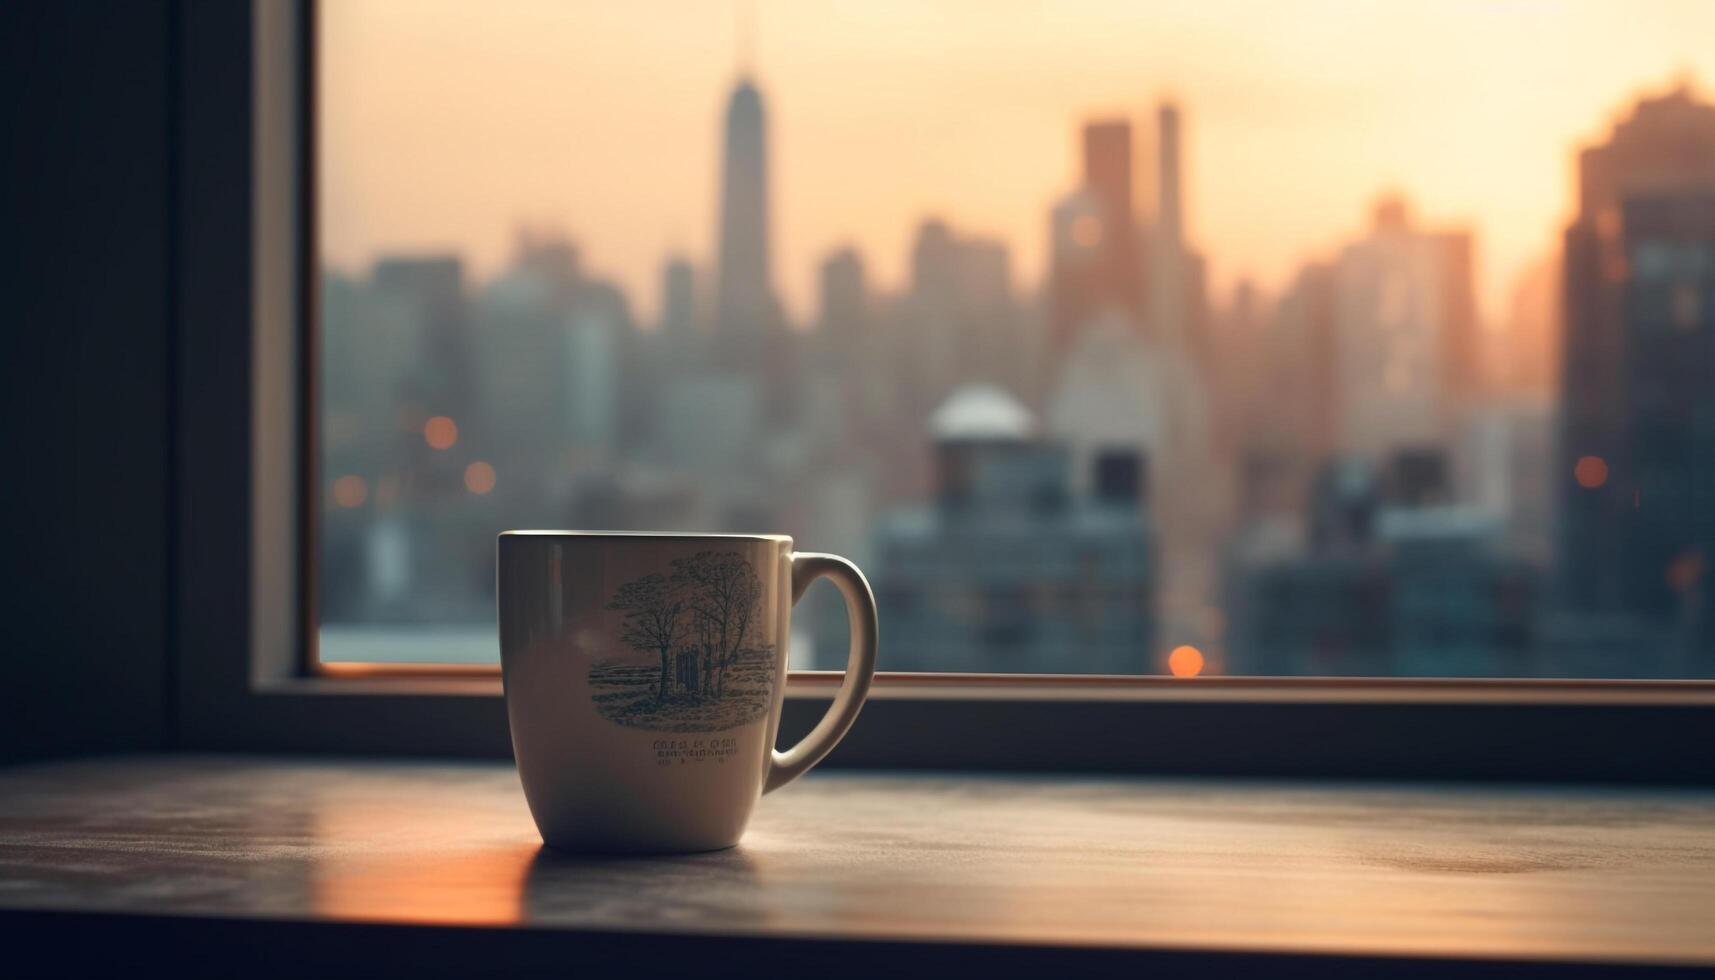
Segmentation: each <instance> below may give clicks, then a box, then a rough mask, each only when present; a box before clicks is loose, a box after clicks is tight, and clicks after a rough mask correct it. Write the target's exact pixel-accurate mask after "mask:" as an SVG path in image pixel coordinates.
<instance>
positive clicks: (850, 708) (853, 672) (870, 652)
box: [762, 551, 876, 793]
mask: <svg viewBox="0 0 1715 980" xmlns="http://www.w3.org/2000/svg"><path fill="white" fill-rule="evenodd" d="M824 576H825V577H826V578H827V579H828V581H830V582H832V583H834V585H835V586H836V587H837V588H838V589H839V590H840V594H841V595H843V596H845V597H846V619H847V620H849V621H850V623H851V655H850V658H849V659H848V660H847V661H846V677H845V680H844V681H843V682H841V684H840V692H839V693H838V694H836V695H834V703H833V704H832V705H829V706H828V713H827V714H825V715H823V716H822V720H821V721H819V722H817V723H816V727H815V728H812V729H811V730H810V734H808V735H806V736H804V739H803V741H800V742H799V743H798V744H797V745H794V746H792V747H791V748H790V749H787V750H786V751H785V752H782V751H780V750H779V749H775V750H773V753H774V754H773V764H772V765H770V766H769V767H768V780H767V781H766V782H765V783H763V786H762V791H763V792H764V793H772V792H774V791H775V790H777V789H779V788H780V787H782V786H784V785H786V784H787V783H789V782H791V781H792V780H794V779H797V778H798V777H799V776H802V775H804V774H805V773H806V772H809V771H810V767H811V766H814V765H815V764H816V763H818V762H821V761H822V759H823V758H824V757H825V756H827V754H828V753H829V752H831V751H833V748H834V746H836V745H838V744H839V743H840V739H841V738H843V737H845V734H846V732H848V731H850V730H851V727H852V722H854V721H856V720H857V716H858V711H859V710H860V709H862V708H863V699H864V697H865V696H866V695H868V694H869V682H870V681H871V680H872V679H874V677H875V641H876V617H875V594H874V593H872V592H871V591H870V590H869V582H868V581H867V580H865V579H864V577H863V572H861V571H858V567H857V566H856V565H853V564H852V563H851V562H849V561H847V560H845V559H844V558H841V557H840V556H838V555H822V554H815V553H813V552H807V551H795V552H793V553H792V604H793V605H797V604H798V600H799V599H801V598H803V596H804V590H805V589H808V588H809V587H810V583H811V582H814V581H815V580H817V579H819V578H822V577H824Z"/></svg>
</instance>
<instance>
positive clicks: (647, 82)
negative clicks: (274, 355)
mask: <svg viewBox="0 0 1715 980" xmlns="http://www.w3.org/2000/svg"><path fill="white" fill-rule="evenodd" d="M1649 6H1650V14H1651V16H1647V17H1646V16H1640V15H1639V13H1638V11H1637V9H1636V8H1635V7H1631V8H1625V9H1622V8H1619V7H1616V6H1614V5H1604V4H1579V3H1524V2H1520V3H1500V4H1483V5H1477V6H1475V7H1474V8H1471V9H1466V8H1460V9H1459V10H1458V11H1456V12H1453V13H1437V11H1443V10H1444V8H1443V7H1439V6H1438V7H1435V8H1433V9H1429V8H1422V9H1410V10H1408V9H1401V8H1397V7H1389V8H1386V9H1385V10H1378V9H1372V8H1371V7H1370V6H1365V5H1350V4H1342V3H1324V4H1318V5H1312V6H1311V7H1309V8H1305V7H1302V6H1299V5H1294V6H1293V8H1292V12H1291V14H1290V15H1289V16H1287V17H1286V19H1285V20H1282V19H1281V17H1282V15H1281V14H1280V13H1279V12H1278V11H1276V12H1270V11H1266V10H1262V11H1255V10H1248V9H1247V12H1246V15H1245V16H1243V17H1236V16H1230V14H1231V13H1232V12H1231V11H1228V12H1227V14H1222V13H1221V10H1222V9H1223V5H1222V4H1220V3H1213V4H1210V3H1204V4H1198V5H1195V6H1179V5H1162V6H1150V7H1147V8H1143V9H1136V10H1134V9H1132V8H1131V7H1130V6H1129V5H1112V4H1082V5H1075V6H1068V7H1066V8H1053V7H1036V6H1031V7H1029V9H1028V10H1023V9H1014V8H1010V7H1009V8H1006V9H1005V10H1003V11H1002V12H1001V14H1003V15H995V14H994V12H993V8H992V6H990V5H984V6H983V7H982V8H981V12H979V10H978V8H975V7H972V6H970V5H965V4H956V3H955V4H940V5H933V6H932V7H919V6H918V5H910V4H892V3H870V4H863V5H855V6H851V7H845V6H836V7H834V8H831V9H830V8H819V7H818V8H816V9H814V10H812V9H811V8H810V5H802V6H793V5H774V4H769V3H761V4H759V5H758V9H757V10H756V12H755V14H754V17H753V18H751V20H752V22H753V23H754V24H755V25H756V27H755V28H754V35H755V36H754V38H753V39H752V41H751V42H750V44H749V45H748V46H749V47H750V48H752V49H753V50H754V54H753V55H752V56H751V57H750V58H749V59H746V58H745V57H744V56H743V55H742V54H741V53H739V52H740V51H741V49H742V48H744V47H746V45H744V44H742V43H740V42H738V41H737V40H736V39H735V34H736V33H737V32H738V31H739V30H740V27H739V26H738V20H739V19H738V17H736V16H735V10H734V9H733V8H732V7H729V6H727V5H720V4H709V5H686V6H645V7H644V8H642V9H637V8H626V9H624V10H620V9H614V8H607V7H604V6H601V5H588V6H583V5H533V4H528V3H520V4H513V5H508V6H507V7H505V8H502V9H501V11H491V12H489V14H488V15H485V16H484V17H483V18H478V19H474V20H473V19H472V18H470V17H469V15H468V9H467V8H463V7H453V6H443V5H440V4H433V3H425V4H420V5H416V6H414V7H413V8H412V15H411V16H410V17H408V18H400V17H397V16H383V14H384V13H385V12H384V11H383V10H382V9H381V7H378V6H376V5H373V4H370V3H366V2H353V3H342V4H338V5H329V6H327V7H324V8H323V10H322V18H323V22H322V38H321V44H320V48H319V50H320V52H321V58H322V64H321V77H322V86H323V87H322V96H323V97H322V106H321V116H322V132H323V134H324V135H323V140H324V154H323V168H324V171H323V177H322V187H323V194H322V198H321V200H322V215H321V220H322V248H323V255H324V260H325V261H326V262H327V263H328V264H330V265H332V266H334V267H336V268H346V269H351V270H354V271H355V270H358V269H361V268H364V267H366V266H367V265H368V264H369V263H370V262H371V261H373V260H374V259H376V258H378V257H380V256H383V255H386V254H400V253H431V252H445V253H453V254H458V255H460V256H461V257H462V258H463V259H464V261H465V262H466V264H467V268H468V269H469V270H470V271H471V273H472V274H473V275H475V276H476V277H478V278H479V279H481V278H487V277H489V276H492V275H493V274H495V273H497V272H498V271H500V270H501V269H502V268H503V267H504V266H505V264H506V262H507V261H508V260H509V259H510V258H511V257H512V255H513V253H514V251H515V248H516V241H517V234H518V231H519V229H520V228H536V229H540V230H542V231H545V232H552V233H558V234H564V235H565V236H566V237H568V238H570V239H572V240H573V241H575V242H577V243H578V244H579V245H580V246H581V248H582V251H583V257H584V261H585V262H586V263H587V264H588V266H589V267H590V268H591V269H592V270H593V271H595V272H596V273H598V274H600V275H603V276H606V277H609V278H611V279H613V280H615V281H616V282H617V284H619V285H620V286H621V287H622V288H623V290H624V291H625V293H626V295H627V297H628V299H629V301H630V303H631V304H632V308H633V311H634V313H635V314H636V315H637V316H638V320H639V322H640V324H653V323H654V322H655V321H656V319H657V317H658V315H659V310H658V297H659V289H658V282H659V276H660V274H661V273H660V270H661V265H662V263H663V261H664V260H666V259H667V258H668V257H669V256H674V255H679V256H684V257H687V258H689V259H690V260H691V261H692V262H693V263H694V264H695V266H696V267H697V268H698V270H699V272H702V271H705V270H708V269H709V268H710V266H711V262H712V259H713V252H714V249H713V235H714V230H715V223H716V218H715V203H716V200H717V193H716V191H717V187H716V186H715V181H716V180H718V172H719V166H718V163H719V161H718V152H719V141H718V138H717V137H718V134H719V126H720V114H719V109H720V105H721V101H722V100H723V99H724V98H725V96H726V94H727V93H728V92H729V90H730V88H731V85H732V84H733V82H734V80H735V78H736V77H737V76H738V75H739V74H740V73H741V72H742V70H743V69H744V68H745V67H747V66H746V65H743V64H740V62H741V61H743V60H749V61H750V62H751V64H750V65H749V66H748V67H750V68H751V69H752V70H753V71H754V74H755V76H756V78H757V80H758V84H759V87H760V88H761V89H762V91H763V94H764V98H765V100H766V103H767V110H768V112H769V113H770V117H771V118H770V133H769V146H768V149H769V152H770V155H771V159H772V163H773V169H774V172H773V174H772V180H771V183H772V186H771V188H770V190H771V193H772V196H773V198H774V201H775V205H774V217H773V228H772V231H773V236H774V238H775V241H776V243H777V244H776V257H775V260H774V274H773V275H774V280H775V282H774V288H775V290H776V291H777V293H778V294H779V296H780V298H781V301H782V302H783V304H784V306H785V308H786V312H787V314H788V317H789V318H790V320H791V321H792V322H794V323H797V324H805V323H808V322H809V321H811V320H812V319H813V318H814V315H815V308H814V307H815V302H814V297H815V292H816V288H817V287H816V277H817V274H818V272H817V270H818V268H819V266H820V264H821V263H822V261H823V260H824V259H825V258H826V257H827V256H828V255H829V254H831V253H832V252H834V251H835V250H836V249H838V248H840V247H843V246H846V245H850V246H853V247H855V248H856V250H857V251H858V252H859V253H860V254H861V255H862V256H863V258H864V261H865V263H866V266H867V267H868V268H869V270H870V273H871V277H872V280H873V281H874V282H875V283H876V284H877V286H878V287H879V288H880V289H882V290H884V291H895V290H898V289H900V288H902V287H903V285H904V281H905V279H906V277H907V264H908V262H909V256H910V254H911V242H912V240H913V238H914V237H915V236H916V234H917V233H918V229H919V226H920V224H921V222H922V221H923V220H924V219H926V218H930V217H941V218H944V219H946V220H947V221H949V223H951V224H953V225H954V226H956V227H959V228H961V229H964V230H966V231H967V232H971V233H976V234H981V235H983V236H986V237H990V238H994V239H998V240H1000V241H1001V242H1003V243H1004V244H1005V245H1006V246H1007V247H1008V248H1009V250H1010V252H1011V260H1012V261H1011V265H1012V268H1013V279H1014V282H1015V283H1016V284H1017V285H1018V286H1019V287H1020V288H1022V289H1024V290H1027V291H1034V290H1036V289H1038V288H1039V287H1040V285H1041V284H1042V283H1043V281H1044V278H1045V274H1046V270H1047V266H1048V261H1047V255H1046V252H1047V248H1048V238H1049V229H1048V223H1047V222H1046V221H1045V220H1044V217H1043V215H1044V212H1045V210H1046V208H1047V207H1048V206H1049V205H1050V204H1051V203H1052V202H1053V201H1055V200H1056V199H1058V198H1060V197H1061V196H1062V195H1064V194H1065V193H1066V192H1068V191H1070V190H1072V189H1074V188H1075V187H1076V186H1077V183H1078V167H1079V163H1078V160H1079V144H1078V140H1079V132H1078V126H1079V124H1080V123H1083V122H1085V121H1088V120H1090V119H1094V118H1120V119H1128V120H1130V121H1131V122H1132V123H1133V125H1134V127H1136V128H1137V129H1138V146H1137V151H1136V153H1135V160H1136V161H1138V162H1137V164H1136V166H1135V171H1136V172H1135V174H1134V176H1135V178H1136V180H1137V182H1138V184H1139V186H1140V188H1142V189H1147V188H1150V187H1151V186H1152V185H1153V180H1154V175H1153V173H1152V172H1151V168H1150V167H1149V165H1148V164H1149V162H1150V161H1152V160H1153V159H1154V149H1155V148H1154V146H1153V143H1152V141H1151V137H1150V136H1149V133H1150V132H1151V129H1150V127H1149V126H1148V125H1147V121H1148V119H1149V117H1150V115H1151V114H1152V113H1153V111H1154V106H1155V101H1156V100H1157V99H1158V98H1163V97H1171V98H1172V99H1173V100H1174V101H1176V102H1177V103H1178V104H1179V105H1180V106H1181V107H1182V108H1183V109H1185V110H1186V112H1187V124H1186V127H1185V128H1186V136H1185V143H1186V147H1185V155H1186V158H1187V163H1186V166H1185V171H1186V172H1185V185H1186V186H1185V192H1184V193H1185V198H1186V204H1185V209H1186V212H1187V214H1186V218H1185V222H1184V223H1185V227H1186V228H1187V230H1188V232H1189V240H1190V242H1191V243H1192V244H1193V245H1194V246H1195V247H1197V248H1198V249H1199V250H1200V251H1201V252H1202V253H1203V254H1204V255H1205V256H1207V258H1208V262H1209V266H1210V268H1209V280H1210V284H1211V287H1212V288H1211V292H1212V293H1213V294H1214V295H1215V296H1217V297H1224V296H1225V295H1226V294H1227V293H1228V292H1229V291H1230V289H1231V288H1232V286H1233V284H1234V283H1235V282H1236V281H1237V280H1238V279H1240V278H1244V277H1248V278H1251V279H1253V280H1254V281H1255V282H1256V283H1257V284H1258V285H1259V286H1261V287H1262V288H1263V289H1264V290H1265V291H1267V292H1268V293H1277V292H1279V291H1280V290H1281V289H1283V288H1285V287H1286V286H1287V285H1289V284H1290V282H1291V279H1292V277H1293V276H1294V275H1295V274H1296V273H1297V271H1298V270H1299V268H1300V267H1301V266H1303V265H1304V264H1305V263H1307V262H1310V261H1314V260H1318V259H1326V258H1327V257H1328V256H1330V255H1331V254H1333V253H1335V252H1336V251H1337V250H1338V248H1339V247H1340V246H1341V244H1342V243H1343V242H1345V241H1347V240H1350V239H1351V238H1352V237H1353V236H1354V234H1356V233H1358V232H1359V231H1360V230H1361V229H1362V228H1363V227H1364V226H1365V225H1366V224H1367V222H1368V220H1369V215H1370V209H1371V205H1372V204H1373V203H1374V201H1375V200H1376V199H1377V198H1378V197H1379V196H1381V195H1383V194H1385V193H1388V192H1400V193H1403V194H1405V195H1406V196H1407V197H1409V198H1410V199H1411V200H1412V202H1413V203H1414V205H1415V209H1416V210H1417V211H1418V213H1420V214H1422V215H1423V216H1424V217H1425V219H1426V220H1428V221H1429V222H1430V223H1431V224H1433V225H1437V226H1445V227H1463V228H1467V229H1469V230H1470V231H1472V232H1473V233H1474V235H1475V239H1476V262H1477V268H1476V270H1475V271H1476V287H1477V291H1478V294H1477V300H1478V303H1479V305H1480V309H1481V312H1482V318H1483V320H1484V322H1485V323H1487V324H1489V325H1491V326H1501V325H1504V324H1505V321H1506V320H1507V319H1508V316H1509V311H1508V306H1509V303H1510V302H1511V297H1512V296H1513V294H1514V292H1515V290H1516V289H1517V287H1518V285H1519V283H1520V282H1521V281H1523V280H1524V279H1526V278H1527V277H1528V276H1529V275H1530V274H1531V273H1532V271H1533V270H1535V269H1539V268H1540V267H1541V266H1542V265H1543V264H1544V263H1545V262H1546V261H1550V260H1551V256H1552V255H1553V254H1554V252H1555V249H1556V239H1557V236H1558V234H1559V232H1560V231H1561V229H1562V228H1563V227H1564V226H1565V224H1566V222H1567V221H1568V220H1570V217H1571V215H1572V211H1573V207H1572V204H1573V202H1572V197H1573V193H1572V185H1573V180H1572V166H1571V161H1572V159H1573V156H1574V150H1575V148H1576V147H1577V146H1579V145H1582V144H1584V143H1587V142H1589V141H1590V140H1592V139H1594V138H1597V137H1598V136H1599V135H1600V133H1601V132H1602V131H1603V130H1605V128H1606V127H1607V126H1608V125H1609V124H1611V122H1612V121H1613V120H1615V119H1616V118H1618V117H1620V116H1621V115H1622V114H1623V113H1624V112H1625V111H1626V109H1627V107H1628V106H1629V105H1630V103H1631V102H1632V100H1633V99H1634V98H1635V97H1636V96H1639V95H1645V94H1657V93H1659V92H1661V91H1663V90H1666V89H1669V88H1673V87H1676V86H1677V85H1679V84H1681V83H1682V82H1685V81H1687V80H1688V79H1692V80H1694V79H1696V78H1709V77H1715V58H1712V57H1711V56H1710V55H1709V54H1708V53H1707V52H1706V51H1699V50H1698V49H1697V48H1696V47H1695V40H1696V39H1697V38H1699V37H1707V36H1710V35H1711V34H1712V33H1715V5H1707V4H1694V3H1673V2H1661V3H1656V4H1651V5H1649ZM639 27H643V28H644V29H643V30H639V29H638V28H639ZM598 38H599V39H600V43H599V44H596V43H585V42H586V39H598ZM1358 39H1362V40H1363V44H1361V45H1360V44H1358V43H1357V41H1358ZM1664 52H1678V57H1675V56H1674V54H1671V53H1669V54H1667V55H1666V56H1665V57H1664ZM1598 55H1599V57H1598ZM1664 65H1667V66H1670V67H1668V68H1666V69H1665V70H1664V68H1663V66H1664ZM598 83H599V85H600V87H599V89H591V88H590V86H591V85H593V84H598ZM1508 83H1510V84H1508ZM1479 88H1480V89H1481V90H1482V91H1481V94H1479V93H1478V91H1477V89H1479ZM586 91H593V92H595V94H594V95H593V96H590V97H580V96H579V93H580V92H586ZM402 159H403V160H408V162H409V165H408V166H406V167H400V165H399V164H400V161H401V160H402ZM493 174H503V175H504V176H503V177H501V178H498V179H497V178H493V177H488V179H475V176H474V175H485V176H486V175H493ZM1545 174H1555V175H1558V178H1557V179H1554V180H1547V179H1545V178H1544V175H1545ZM1139 197H1140V201H1149V200H1153V198H1154V195H1153V194H1152V193H1149V192H1147V190H1145V191H1144V192H1142V193H1140V195H1139ZM1139 210H1140V211H1142V212H1143V214H1144V216H1145V217H1146V218H1147V217H1150V215H1149V212H1148V208H1147V207H1143V208H1140V209H1139ZM699 279H700V280H702V281H703V282H705V283H706V282H707V281H708V280H707V278H706V276H703V275H699Z"/></svg>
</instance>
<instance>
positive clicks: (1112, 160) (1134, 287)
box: [1049, 119, 1143, 348]
mask: <svg viewBox="0 0 1715 980" xmlns="http://www.w3.org/2000/svg"><path fill="white" fill-rule="evenodd" d="M1051 245H1052V254H1051V256H1050V262H1051V266H1052V268H1051V269H1050V282H1049V288H1050V293H1051V295H1050V310H1049V317H1050V330H1051V332H1052V334H1053V336H1054V341H1055V343H1056V344H1057V345H1059V346H1060V347H1061V348H1064V347H1065V346H1067V345H1068V344H1070V342H1071V341H1072V338H1073V336H1074V334H1075V333H1076V332H1077V331H1078V330H1079V329H1081V328H1082V327H1083V326H1084V325H1085V324H1086V323H1088V322H1089V321H1090V320H1092V319H1093V318H1094V317H1095V316H1096V315H1097V314H1100V313H1102V312H1103V311H1105V310H1108V309H1118V310H1119V311H1121V312H1123V313H1125V314H1127V315H1129V316H1130V317H1132V318H1133V320H1134V321H1135V320H1138V319H1140V318H1141V316H1142V314H1143V266H1142V263H1141V259H1140V243H1139V235H1138V230H1137V215H1136V213H1135V210H1134V205H1133V198H1132V157H1131V123H1129V122H1127V121H1125V120H1123V119H1119V120H1102V121H1098V122H1091V123H1087V124H1085V126H1084V130H1083V183H1082V185H1081V186H1080V188H1079V189H1078V191H1077V192H1076V193H1075V194H1074V195H1073V196H1072V197H1071V198H1068V199H1067V200H1066V201H1065V202H1063V203H1062V204H1061V205H1060V206H1059V207H1057V208H1056V209H1055V213H1054V217H1053V228H1052V231H1051Z"/></svg>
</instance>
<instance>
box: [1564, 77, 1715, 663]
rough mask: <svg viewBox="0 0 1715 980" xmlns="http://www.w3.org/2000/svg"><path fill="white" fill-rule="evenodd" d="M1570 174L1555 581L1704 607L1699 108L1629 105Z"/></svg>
mask: <svg viewBox="0 0 1715 980" xmlns="http://www.w3.org/2000/svg"><path fill="white" fill-rule="evenodd" d="M1578 166H1579V194H1578V204H1579V209H1578V216H1577V218H1576V219H1575V220H1574V221H1573V223H1572V225H1571V226H1570V227H1568V228H1567V230H1566V236H1565V260H1564V261H1565V267H1564V268H1565V274H1564V277H1563V288H1564V291H1565V292H1564V300H1565V302H1564V309H1565V324H1566V333H1565V338H1564V340H1565V342H1564V345H1563V349H1564V360H1563V369H1562V375H1561V379H1560V384H1561V438H1560V459H1559V460H1558V463H1557V466H1556V469H1557V473H1556V480H1557V482H1558V485H1559V486H1560V487H1561V530H1560V548H1559V556H1558V559H1559V565H1560V572H1561V574H1560V581H1561V585H1562V587H1563V589H1564V590H1565V598H1566V599H1567V600H1568V601H1569V602H1570V603H1571V604H1572V605H1574V606H1575V607H1578V608H1581V609H1595V610H1603V611H1615V612H1622V613H1630V614H1634V615H1639V616H1643V617H1647V618H1649V619H1652V620H1657V621H1662V620H1666V619H1669V618H1676V617H1677V616H1678V615H1680V614H1682V613H1683V614H1686V615H1687V616H1691V615H1696V610H1697V608H1698V607H1699V606H1701V607H1702V609H1704V610H1708V609H1709V608H1710V600H1711V599H1712V598H1715V589H1712V588H1711V582H1712V580H1715V579H1712V576H1711V575H1710V574H1709V572H1708V571H1707V565H1708V563H1709V561H1710V560H1711V559H1712V558H1715V516H1712V515H1715V511H1712V510H1711V507H1710V504H1709V495H1710V493H1711V489H1712V488H1711V485H1710V481H1711V475H1710V474H1711V472H1712V470H1715V396H1712V395H1711V394H1710V393H1711V391H1712V390H1715V302H1712V301H1711V300H1710V297H1711V296H1712V295H1715V106H1712V105H1709V104H1707V103H1704V102H1699V101H1697V100H1696V99H1694V98H1693V97H1692V96H1691V93H1690V92H1689V91H1688V90H1687V89H1685V88H1683V87H1682V88H1680V89H1678V90H1677V91H1674V92H1671V93H1668V94H1667V95H1664V96H1661V97H1659V98H1651V99H1644V100H1641V101H1640V102H1639V103H1638V104H1637V106H1636V107H1635V108H1634V110H1633V111H1632V114H1631V115H1630V117H1628V118H1626V119H1625V120H1623V121H1621V122H1620V123H1619V124H1618V125H1616V126H1615V127H1614V130H1613V135H1612V136H1611V138H1610V139H1609V140H1608V141H1607V142H1606V143H1603V144H1601V145H1598V146H1592V147H1588V148H1586V149H1585V150H1583V151H1582V152H1581V153H1580V154H1579V157H1578ZM1701 615H1702V616H1703V617H1704V618H1705V619H1707V617H1708V615H1709V613H1708V612H1707V611H1704V612H1702V613H1701ZM1708 638H1709V632H1708V630H1707V628H1706V627H1705V628H1704V639H1705V641H1707V640H1708Z"/></svg>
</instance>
